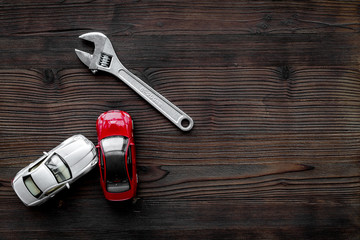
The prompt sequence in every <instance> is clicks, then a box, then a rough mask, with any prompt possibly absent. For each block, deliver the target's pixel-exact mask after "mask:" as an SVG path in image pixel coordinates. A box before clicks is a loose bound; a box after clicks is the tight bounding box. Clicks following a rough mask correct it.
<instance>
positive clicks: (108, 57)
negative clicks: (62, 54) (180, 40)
mask: <svg viewBox="0 0 360 240" xmlns="http://www.w3.org/2000/svg"><path fill="white" fill-rule="evenodd" d="M79 38H80V39H83V40H87V41H90V42H93V43H94V45H95V49H94V53H93V54H90V53H87V52H84V51H81V50H78V49H75V53H76V55H77V56H78V57H79V59H80V60H81V61H82V62H83V63H84V64H85V65H86V66H88V67H89V69H90V70H91V72H92V73H94V74H95V73H96V72H97V71H98V70H101V71H105V72H108V73H111V74H113V75H115V76H116V77H118V78H119V79H120V80H122V81H123V82H124V83H126V84H127V85H128V86H129V87H131V88H132V89H133V90H134V91H135V92H137V93H138V94H139V95H140V96H142V97H143V98H144V99H145V100H146V101H147V102H149V103H150V104H151V105H152V106H153V107H155V108H156V109H157V110H158V111H159V112H161V113H162V114H163V115H164V116H165V117H167V118H168V119H169V120H170V121H171V122H173V123H174V124H175V125H176V126H177V127H178V128H180V129H181V130H183V131H189V130H191V129H192V127H193V126H194V121H193V120H192V118H191V117H189V116H188V115H187V114H186V113H184V112H183V111H181V110H180V109H179V108H178V107H176V106H175V105H174V104H173V103H171V102H170V101H169V100H167V99H166V98H165V97H164V96H162V95H161V94H160V93H158V92H157V91H155V90H154V89H153V88H151V87H150V86H149V85H147V84H146V83H145V82H144V81H142V80H141V79H139V78H138V77H137V76H135V75H134V74H132V73H131V72H130V71H129V70H127V69H126V68H125V67H124V66H123V65H122V63H121V62H120V60H119V59H118V57H117V56H116V53H115V51H114V48H113V46H112V45H111V42H110V40H109V39H108V38H107V37H106V36H105V35H104V34H102V33H99V32H90V33H85V34H83V35H81V36H80V37H79Z"/></svg>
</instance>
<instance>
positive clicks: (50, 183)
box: [12, 135, 98, 206]
mask: <svg viewBox="0 0 360 240" xmlns="http://www.w3.org/2000/svg"><path fill="white" fill-rule="evenodd" d="M97 162H98V157H97V154H96V149H95V146H94V144H93V143H92V142H91V141H89V140H88V139H87V138H86V137H84V136H83V135H74V136H72V137H70V138H68V139H66V140H65V141H64V142H62V143H61V144H60V145H59V146H57V147H55V148H54V149H52V150H51V151H50V152H48V153H45V152H44V155H43V156H42V157H40V158H39V159H38V160H36V161H35V162H33V163H31V164H29V165H28V166H27V167H25V168H23V169H22V170H20V171H19V172H18V173H17V174H16V176H15V178H14V179H13V181H12V187H13V189H14V191H15V192H16V194H17V195H18V197H19V198H20V199H21V201H23V203H24V204H25V205H26V206H35V205H40V204H42V203H44V202H45V201H47V200H49V199H50V198H51V197H53V196H54V195H55V194H57V193H58V192H59V191H61V190H62V189H64V188H65V187H67V188H70V183H72V182H74V181H75V180H76V179H78V178H79V177H81V176H82V175H84V174H86V173H87V172H89V171H90V170H91V169H93V168H94V167H96V164H97Z"/></svg>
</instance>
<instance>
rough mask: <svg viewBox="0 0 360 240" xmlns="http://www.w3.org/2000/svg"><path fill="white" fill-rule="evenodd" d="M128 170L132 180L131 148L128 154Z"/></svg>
mask: <svg viewBox="0 0 360 240" xmlns="http://www.w3.org/2000/svg"><path fill="white" fill-rule="evenodd" d="M126 163H127V169H128V171H129V177H130V179H132V177H133V176H132V155H131V146H130V147H129V150H128V154H127V161H126Z"/></svg>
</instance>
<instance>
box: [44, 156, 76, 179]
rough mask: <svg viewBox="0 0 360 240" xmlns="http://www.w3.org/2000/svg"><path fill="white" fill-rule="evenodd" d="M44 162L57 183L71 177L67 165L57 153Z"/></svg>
mask: <svg viewBox="0 0 360 240" xmlns="http://www.w3.org/2000/svg"><path fill="white" fill-rule="evenodd" d="M45 164H46V166H47V167H48V168H49V169H50V170H51V172H52V173H53V174H54V176H55V178H56V181H57V182H58V183H61V182H64V181H66V180H69V179H70V178H71V172H70V169H69V167H68V166H67V165H66V164H65V162H64V161H63V160H62V159H61V157H60V156H59V155H57V154H54V155H52V156H51V158H50V159H49V160H48V161H47V162H46V163H45Z"/></svg>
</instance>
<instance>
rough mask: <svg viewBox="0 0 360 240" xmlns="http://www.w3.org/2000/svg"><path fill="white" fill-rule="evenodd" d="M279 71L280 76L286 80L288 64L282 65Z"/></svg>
mask: <svg viewBox="0 0 360 240" xmlns="http://www.w3.org/2000/svg"><path fill="white" fill-rule="evenodd" d="M280 72H281V78H282V79H283V80H288V79H289V78H290V74H291V72H290V68H289V66H287V65H285V66H282V67H281V70H280Z"/></svg>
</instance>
